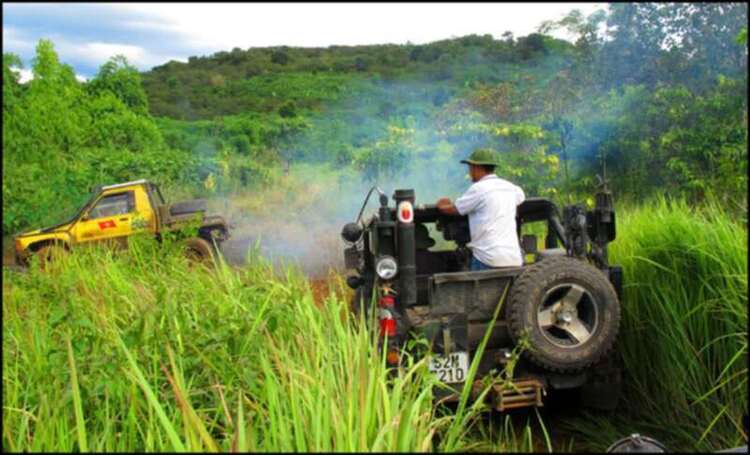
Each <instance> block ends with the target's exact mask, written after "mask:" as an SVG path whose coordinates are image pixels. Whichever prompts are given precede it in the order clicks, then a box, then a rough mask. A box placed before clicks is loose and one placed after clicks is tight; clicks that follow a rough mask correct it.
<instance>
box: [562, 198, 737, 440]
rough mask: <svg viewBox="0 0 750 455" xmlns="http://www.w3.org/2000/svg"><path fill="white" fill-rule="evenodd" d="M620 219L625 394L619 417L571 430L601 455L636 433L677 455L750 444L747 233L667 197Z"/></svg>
mask: <svg viewBox="0 0 750 455" xmlns="http://www.w3.org/2000/svg"><path fill="white" fill-rule="evenodd" d="M618 215H619V216H620V218H619V219H618V233H617V239H616V241H615V242H614V243H613V244H612V248H611V262H612V263H617V264H621V265H622V267H623V269H624V274H625V288H624V299H623V313H622V314H623V320H622V329H621V335H620V339H619V342H618V346H619V350H620V352H621V353H622V357H623V363H624V367H625V377H624V386H625V390H624V393H625V395H624V397H623V399H622V400H621V407H620V410H619V411H618V412H617V414H616V415H612V416H606V417H602V416H601V415H592V416H590V418H589V419H586V420H583V421H578V420H576V421H575V422H573V423H571V425H570V428H571V429H572V430H574V431H577V432H581V433H583V434H584V436H585V437H584V438H582V439H585V440H588V441H590V443H591V445H592V446H593V448H596V449H598V450H602V449H604V448H606V447H607V445H609V444H610V443H611V442H613V441H614V440H615V439H616V438H618V437H622V436H625V435H627V434H628V433H631V432H635V431H638V432H641V433H643V434H648V435H651V436H653V437H657V438H659V439H661V440H662V442H664V443H665V444H666V445H667V447H669V448H670V449H671V450H681V451H690V450H699V451H711V450H719V449H722V448H728V447H734V446H738V445H743V444H746V443H747V435H746V433H745V431H746V429H745V428H743V423H742V418H743V416H744V415H747V412H748V411H747V408H748V402H747V399H748V396H747V327H748V326H747V322H748V319H747V316H748V299H747V292H748V288H747V285H748V283H747V227H746V225H743V224H741V223H739V222H737V221H736V220H735V219H733V218H732V217H731V216H730V215H729V214H727V213H726V212H725V211H724V210H723V208H722V207H720V206H719V205H718V204H715V203H709V204H707V205H706V206H703V207H702V208H699V209H698V208H695V207H691V206H689V205H688V204H686V203H685V202H680V201H677V202H674V201H673V202H668V201H667V200H665V199H659V200H656V201H654V202H651V203H649V204H645V205H642V206H640V207H637V208H634V209H630V210H627V211H624V212H623V211H620V213H618ZM603 421H606V424H605V422H603Z"/></svg>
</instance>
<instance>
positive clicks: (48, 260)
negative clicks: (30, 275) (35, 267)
mask: <svg viewBox="0 0 750 455" xmlns="http://www.w3.org/2000/svg"><path fill="white" fill-rule="evenodd" d="M66 253H67V250H66V249H65V247H63V246H62V245H58V244H54V243H49V244H47V245H44V246H43V247H41V248H39V249H38V250H37V251H36V253H34V255H35V256H37V257H38V258H39V267H40V268H41V269H42V270H46V269H47V268H49V267H50V265H51V264H53V263H54V262H55V261H56V260H58V259H59V258H60V257H61V256H63V255H64V254H66Z"/></svg>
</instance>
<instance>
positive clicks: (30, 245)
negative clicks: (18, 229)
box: [14, 180, 229, 264]
mask: <svg viewBox="0 0 750 455" xmlns="http://www.w3.org/2000/svg"><path fill="white" fill-rule="evenodd" d="M206 210H207V207H206V201H205V200H203V199H195V200H190V201H184V202H178V203H173V204H167V203H166V202H165V201H164V197H163V196H162V194H161V191H160V190H159V187H158V186H156V185H155V184H154V183H152V182H149V181H147V180H136V181H133V182H127V183H121V184H117V185H109V186H100V187H97V188H96V189H95V190H94V194H93V195H92V196H91V198H90V199H89V200H88V202H86V204H84V205H83V207H81V209H80V210H78V212H77V213H76V214H75V216H73V217H72V218H71V219H69V220H68V221H65V222H63V223H60V224H56V225H54V226H50V227H47V228H44V229H37V230H34V231H30V232H25V233H22V234H18V235H16V236H15V237H14V240H15V249H16V262H17V263H19V264H28V260H29V258H30V257H31V256H32V255H34V254H37V255H39V256H41V259H42V260H49V259H50V258H51V257H53V256H54V255H55V254H57V253H58V252H61V251H67V250H69V249H70V248H71V247H74V246H77V245H82V244H87V243H92V242H102V241H105V242H115V243H120V244H125V243H126V242H127V238H128V237H129V236H131V235H133V234H138V233H144V232H150V233H153V234H154V235H155V236H156V238H157V239H159V240H161V239H162V235H163V234H164V233H166V232H174V233H175V235H176V236H177V237H182V239H181V240H182V241H183V242H184V244H185V247H186V249H187V252H188V253H189V254H191V255H192V256H194V257H196V258H197V259H201V260H202V259H209V258H213V257H214V255H215V254H216V252H217V247H218V246H219V245H220V244H221V242H223V241H225V240H227V239H228V238H229V225H228V224H227V222H226V221H225V220H224V218H223V217H221V216H216V215H213V216H208V215H206ZM196 226H197V228H198V231H197V235H187V234H184V233H185V232H188V231H189V230H188V229H186V228H188V227H196ZM193 233H194V231H193Z"/></svg>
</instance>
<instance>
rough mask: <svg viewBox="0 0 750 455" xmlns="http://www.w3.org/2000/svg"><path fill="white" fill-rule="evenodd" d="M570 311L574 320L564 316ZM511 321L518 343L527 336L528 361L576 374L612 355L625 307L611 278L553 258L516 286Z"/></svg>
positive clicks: (572, 261)
mask: <svg viewBox="0 0 750 455" xmlns="http://www.w3.org/2000/svg"><path fill="white" fill-rule="evenodd" d="M576 297H578V299H577V300H576ZM572 302H575V303H572ZM555 308H556V309H557V310H556V311H553V310H555ZM570 308H577V309H576V310H575V313H574V314H575V316H572V317H571V316H570V313H569V312H568V313H567V314H565V313H566V311H560V310H567V309H570ZM579 311H580V312H581V313H580V318H579ZM507 315H508V322H509V323H508V326H509V331H510V335H511V338H512V339H513V341H515V342H519V341H520V340H521V339H522V337H523V336H524V334H528V338H527V340H528V342H529V348H528V349H526V350H525V351H524V355H525V356H526V357H527V358H528V359H529V360H531V361H532V362H533V363H535V364H537V365H539V366H541V367H543V368H545V369H548V370H550V371H559V372H572V371H578V370H581V369H584V368H586V367H588V366H590V365H592V364H594V363H596V362H597V361H599V360H600V359H602V358H603V357H604V356H605V355H606V354H607V353H608V352H609V351H610V350H611V348H612V345H613V344H614V342H615V339H616V337H617V332H618V330H619V326H620V302H619V301H618V299H617V293H616V292H615V289H614V287H613V286H612V284H611V283H610V282H609V280H608V279H607V277H606V276H605V275H604V274H603V273H602V272H601V271H600V270H598V269H597V268H595V267H594V266H592V265H590V264H588V263H586V262H584V261H581V260H578V259H574V258H569V257H550V258H546V259H545V260H544V261H540V262H538V263H536V264H533V265H531V266H529V267H528V268H527V269H526V270H525V271H524V272H523V273H522V274H521V275H520V276H519V277H518V278H517V279H516V281H515V283H513V287H512V288H511V291H510V296H509V305H508V313H507ZM551 315H554V316H551ZM550 321H554V323H550ZM571 321H572V322H571ZM576 321H577V322H576ZM571 324H574V325H575V326H573V325H571ZM571 327H572V328H574V329H575V330H572V329H571ZM581 327H583V329H580V328H581ZM574 334H575V335H577V338H576V336H574ZM581 334H583V336H581ZM586 336H588V337H586ZM566 337H567V338H569V340H567V341H566V340H565V338H566ZM580 340H584V341H580ZM568 343H569V344H568Z"/></svg>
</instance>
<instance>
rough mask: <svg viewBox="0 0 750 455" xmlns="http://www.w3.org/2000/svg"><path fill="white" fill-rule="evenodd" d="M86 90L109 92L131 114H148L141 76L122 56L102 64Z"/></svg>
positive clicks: (97, 92)
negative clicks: (130, 111)
mask: <svg viewBox="0 0 750 455" xmlns="http://www.w3.org/2000/svg"><path fill="white" fill-rule="evenodd" d="M173 85H176V84H173ZM88 89H89V91H90V92H91V93H93V94H100V93H102V92H103V91H109V92H111V93H112V94H114V95H115V96H116V97H117V98H118V99H120V100H121V101H122V102H123V103H125V105H126V106H128V108H129V109H131V110H132V111H133V112H135V113H137V114H147V113H148V97H147V96H146V92H145V90H144V89H143V85H142V83H141V75H140V73H139V72H138V69H137V68H135V67H134V66H132V65H131V64H130V63H128V59H127V58H126V57H125V56H124V55H115V56H114V57H112V58H110V59H109V60H108V61H107V62H106V63H105V64H103V65H102V66H101V67H100V68H99V72H98V73H97V74H96V76H95V77H94V78H93V79H92V80H91V81H90V82H89V84H88Z"/></svg>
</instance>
